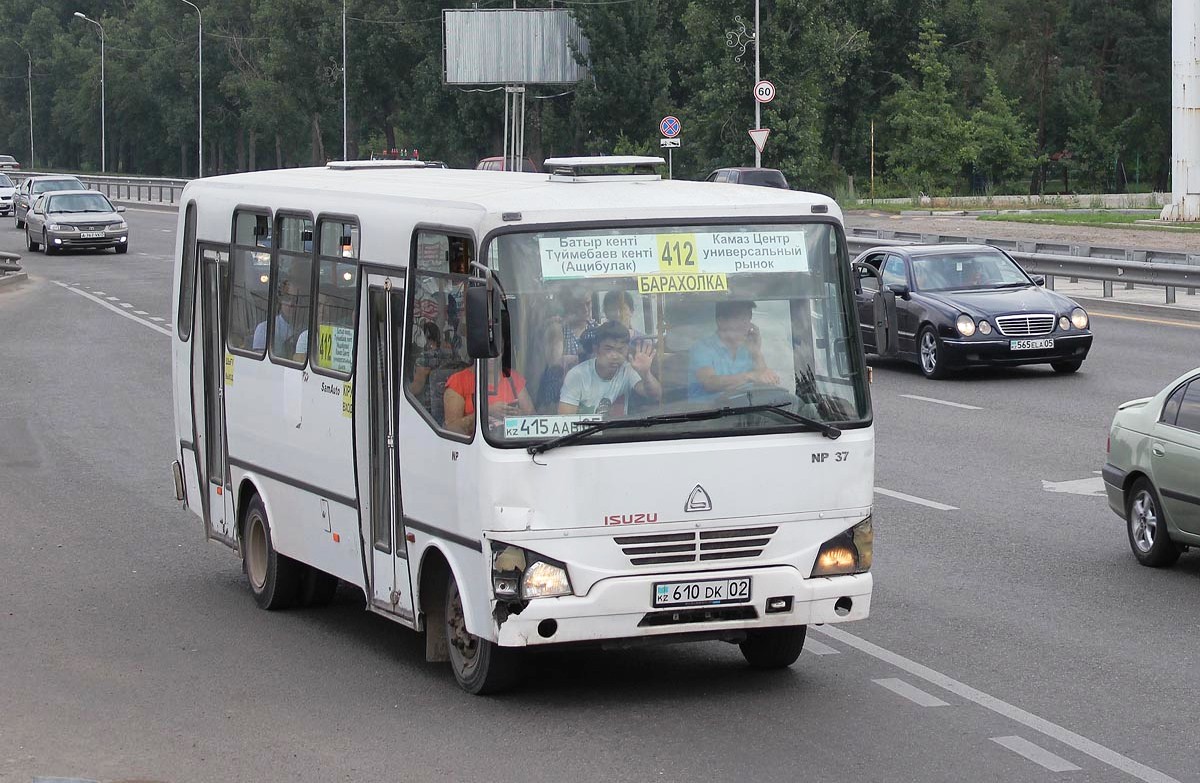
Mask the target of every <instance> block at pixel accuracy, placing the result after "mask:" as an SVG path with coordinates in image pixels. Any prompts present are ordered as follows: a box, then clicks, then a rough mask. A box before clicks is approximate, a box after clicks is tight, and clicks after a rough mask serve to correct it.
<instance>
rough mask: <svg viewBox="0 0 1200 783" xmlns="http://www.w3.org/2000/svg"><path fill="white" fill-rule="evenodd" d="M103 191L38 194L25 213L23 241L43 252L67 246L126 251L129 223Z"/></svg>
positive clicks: (47, 253) (68, 247) (120, 209)
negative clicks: (30, 208) (31, 207)
mask: <svg viewBox="0 0 1200 783" xmlns="http://www.w3.org/2000/svg"><path fill="white" fill-rule="evenodd" d="M124 211H125V207H114V206H113V204H112V202H111V201H109V200H108V198H107V197H106V196H105V195H104V194H103V193H97V192H96V191H94V190H63V191H50V192H48V193H43V194H42V195H40V196H38V198H37V201H35V202H33V209H32V210H30V211H29V213H28V214H27V215H26V220H25V243H26V245H27V246H28V247H29V249H30V250H37V249H38V248H39V247H41V248H42V249H43V250H44V251H45V253H46V255H53V254H54V253H57V252H58V251H59V250H67V249H93V250H99V249H105V248H110V247H111V248H112V249H113V250H115V251H116V252H118V253H126V252H128V251H129V226H128V225H127V224H126V223H125V218H123V217H121V216H120V215H119V214H118V213H119V212H124Z"/></svg>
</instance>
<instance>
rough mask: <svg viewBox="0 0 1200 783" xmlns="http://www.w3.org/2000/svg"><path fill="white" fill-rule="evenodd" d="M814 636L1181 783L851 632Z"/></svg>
mask: <svg viewBox="0 0 1200 783" xmlns="http://www.w3.org/2000/svg"><path fill="white" fill-rule="evenodd" d="M810 630H814V631H816V632H817V633H820V634H823V635H825V636H828V637H829V638H831V639H834V640H836V641H839V642H841V643H842V644H845V645H846V646H847V647H853V648H854V649H856V650H858V651H860V652H864V653H866V654H867V655H870V656H871V657H872V658H877V659H879V660H881V661H883V662H884V663H890V664H891V665H892V666H895V667H896V668H898V669H901V670H903V671H906V672H908V673H909V674H911V675H913V676H914V677H918V678H920V679H922V680H925V681H926V682H928V683H930V684H932V685H936V686H938V687H939V688H943V689H945V690H948V691H950V692H951V693H953V694H955V695H956V696H960V697H962V698H963V699H966V700H967V701H970V702H974V703H975V704H978V705H979V706H980V707H983V708H984V709H987V710H991V711H992V712H994V713H996V714H998V715H1003V716H1004V717H1006V718H1008V719H1010V720H1013V721H1016V722H1017V723H1020V724H1021V725H1023V726H1026V727H1027V728H1030V729H1033V730H1034V731H1036V732H1038V733H1039V734H1044V735H1045V736H1047V737H1049V738H1050V739H1052V740H1056V741H1058V742H1061V743H1062V744H1063V745H1066V746H1067V747H1070V748H1074V749H1075V750H1077V751H1079V752H1080V753H1083V754H1085V755H1087V756H1091V757H1092V758H1094V759H1096V760H1097V761H1100V762H1103V763H1104V764H1107V765H1108V766H1110V767H1112V768H1114V769H1117V770H1120V771H1121V772H1124V773H1125V774H1127V775H1131V776H1133V777H1135V778H1137V779H1138V780H1141V781H1144V782H1145V783H1180V781H1178V780H1176V779H1175V778H1173V777H1171V776H1170V775H1166V774H1164V773H1162V772H1159V771H1158V770H1156V769H1152V768H1150V767H1147V766H1146V765H1145V764H1141V763H1139V762H1137V761H1134V760H1133V759H1131V758H1129V757H1127V756H1122V755H1121V754H1120V753H1117V752H1116V751H1115V750H1111V749H1109V748H1106V747H1104V746H1103V745H1101V744H1100V743H1098V742H1093V741H1092V740H1090V739H1088V738H1087V737H1084V736H1081V735H1079V734H1076V733H1075V732H1073V731H1071V730H1070V729H1064V728H1063V727H1062V726H1059V725H1058V724H1057V723H1051V722H1050V721H1048V720H1046V719H1045V718H1040V717H1038V716H1037V715H1034V714H1033V713H1031V712H1026V711H1025V710H1023V709H1021V708H1020V707H1016V706H1013V705H1012V704H1009V703H1008V702H1006V701H1001V700H1000V699H997V698H996V697H995V696H989V695H988V694H986V693H984V692H983V691H980V690H976V689H975V688H972V687H971V686H970V685H967V684H965V683H961V682H959V681H958V680H955V679H953V678H951V677H948V676H946V675H945V674H942V673H941V672H939V671H935V670H933V669H931V668H929V667H928V666H924V665H922V664H919V663H917V662H916V661H913V660H910V659H908V658H905V657H904V656H903V655H899V654H897V653H894V652H892V651H891V650H885V649H884V648H882V647H880V646H879V645H877V644H872V643H871V642H868V641H867V640H866V639H862V638H860V637H858V636H855V635H854V634H852V633H847V632H846V631H843V630H841V629H840V628H835V627H833V626H831V625H822V626H820V627H812V628H811V629H810Z"/></svg>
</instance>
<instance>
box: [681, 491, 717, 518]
mask: <svg viewBox="0 0 1200 783" xmlns="http://www.w3.org/2000/svg"><path fill="white" fill-rule="evenodd" d="M683 510H684V511H686V512H688V513H689V514H690V513H691V512H693V511H712V498H710V497H709V496H708V493H707V492H705V491H704V487H702V486H700V485H699V484H697V485H696V488H695V489H693V490H692V494H690V495H688V499H687V502H686V503H684V504H683Z"/></svg>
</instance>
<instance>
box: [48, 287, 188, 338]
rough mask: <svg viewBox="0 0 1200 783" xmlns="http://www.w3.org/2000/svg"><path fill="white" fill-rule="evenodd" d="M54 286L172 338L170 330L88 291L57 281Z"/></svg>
mask: <svg viewBox="0 0 1200 783" xmlns="http://www.w3.org/2000/svg"><path fill="white" fill-rule="evenodd" d="M54 284H55V285H57V286H61V287H63V288H65V289H67V290H68V291H70V292H71V293H73V294H79V295H80V296H82V297H83V298H84V299H91V300H92V301H93V302H95V303H96V304H98V305H100V306H101V307H107V308H108V309H109V310H112V311H113V312H114V313H116V314H117V315H120V316H123V317H125V318H128V319H129V320H130V321H133V322H134V323H135V324H141V325H142V326H145V327H146V328H148V329H153V330H154V331H156V332H159V333H161V334H165V335H166V336H167V337H170V336H171V330H170V329H164V328H163V327H161V326H158V325H157V324H152V323H150V322H149V321H143V320H142V319H141V318H138V317H137V316H136V315H134V314H133V313H127V312H125V311H124V310H122V309H121V308H119V307H117V306H116V305H112V304H109V303H108V302H106V301H104V300H103V299H101V298H100V297H98V296H92V295H91V294H89V293H88V292H87V291H80V290H79V289H78V288H72V287H71V286H69V285H67V284H66V283H61V282H59V281H58V280H55V281H54Z"/></svg>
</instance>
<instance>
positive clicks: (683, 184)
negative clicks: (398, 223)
mask: <svg viewBox="0 0 1200 783" xmlns="http://www.w3.org/2000/svg"><path fill="white" fill-rule="evenodd" d="M582 179H585V178H579V179H576V180H574V181H565V180H563V179H562V178H558V179H555V178H553V177H551V176H550V175H548V174H534V173H522V172H503V171H477V170H473V169H439V168H420V167H417V168H395V167H387V168H385V167H370V166H363V167H350V168H344V167H343V168H336V169H335V168H331V167H320V168H316V167H314V168H301V169H277V170H270V171H259V172H251V173H244V174H228V175H224V176H218V177H206V178H204V179H201V180H193V181H192V182H191V183H189V184H188V186H187V189H186V190H185V192H184V199H185V200H186V199H188V198H197V197H199V198H204V197H216V199H217V200H226V201H229V203H230V204H231V205H233V204H241V205H245V206H250V205H258V206H270V207H272V208H284V207H290V208H293V209H296V208H305V209H310V210H312V211H314V212H317V211H327V212H343V213H344V212H355V211H356V210H361V209H370V207H369V204H370V203H371V202H376V203H378V202H386V203H387V204H388V205H390V206H392V207H393V208H394V207H395V206H396V205H397V204H399V203H407V204H409V205H411V206H414V207H416V206H419V207H423V208H425V209H428V210H430V213H429V214H428V215H426V216H425V218H424V219H425V220H426V221H429V222H437V220H438V214H437V211H438V210H439V208H440V209H445V210H448V211H449V212H452V213H456V214H457V215H458V216H460V217H461V216H462V215H463V213H464V212H466V213H474V214H475V217H476V221H478V223H479V225H477V226H475V228H477V229H481V233H482V232H483V231H487V230H490V229H491V228H492V227H493V226H492V225H488V224H492V223H494V224H495V225H500V224H502V223H503V224H506V225H512V224H514V223H518V224H519V223H548V222H591V221H593V220H605V221H612V220H629V219H635V218H672V217H680V218H683V217H693V218H705V217H724V218H728V217H739V216H742V217H799V216H803V215H809V214H813V212H814V210H813V207H814V206H816V207H817V209H816V212H817V213H818V214H820V215H822V216H832V217H836V218H838V219H840V218H841V210H840V209H839V208H838V206H837V204H836V203H835V202H834V201H833V200H832V199H830V198H828V197H827V196H823V195H820V194H815V193H805V192H800V191H786V190H777V189H774V188H759V187H751V186H744V187H743V186H729V185H725V186H721V187H715V186H713V185H712V184H711V183H705V182H691V181H682V180H649V181H647V179H646V178H645V177H628V178H626V177H620V176H605V177H598V178H596V179H595V180H589V181H581V180H582ZM222 196H224V197H225V198H224V199H222V198H221V197H222ZM514 213H520V218H515V217H514ZM393 214H394V210H393ZM473 222H474V221H473Z"/></svg>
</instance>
